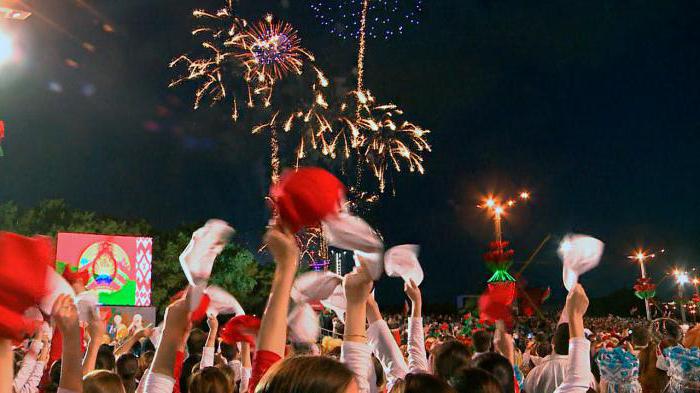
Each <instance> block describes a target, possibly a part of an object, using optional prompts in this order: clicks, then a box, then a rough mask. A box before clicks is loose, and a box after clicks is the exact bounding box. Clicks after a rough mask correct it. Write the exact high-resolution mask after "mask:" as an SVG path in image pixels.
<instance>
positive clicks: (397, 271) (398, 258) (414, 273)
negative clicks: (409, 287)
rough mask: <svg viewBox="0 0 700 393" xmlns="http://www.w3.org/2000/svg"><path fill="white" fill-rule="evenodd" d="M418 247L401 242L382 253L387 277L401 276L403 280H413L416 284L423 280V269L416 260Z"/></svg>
mask: <svg viewBox="0 0 700 393" xmlns="http://www.w3.org/2000/svg"><path fill="white" fill-rule="evenodd" d="M419 250H420V247H418V246H417V245H415V244H403V245H400V246H396V247H392V248H390V249H388V250H387V252H385V253H384V270H385V271H386V274H387V276H389V277H401V278H403V280H404V281H405V282H408V280H413V282H415V283H416V285H420V284H421V283H422V282H423V269H422V268H421V266H420V262H418V251H419Z"/></svg>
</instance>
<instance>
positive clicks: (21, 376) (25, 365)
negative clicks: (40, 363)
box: [12, 350, 37, 392]
mask: <svg viewBox="0 0 700 393" xmlns="http://www.w3.org/2000/svg"><path fill="white" fill-rule="evenodd" d="M36 364H37V360H36V353H34V352H32V351H31V350H30V351H29V352H27V354H26V355H24V359H22V365H21V366H20V368H19V371H17V375H15V379H14V381H13V382H12V385H13V387H14V389H15V391H17V392H19V391H20V390H21V389H22V387H23V386H24V385H25V384H26V383H27V381H29V378H30V377H31V376H32V373H33V372H34V368H35V367H36Z"/></svg>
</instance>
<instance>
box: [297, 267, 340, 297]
mask: <svg viewBox="0 0 700 393" xmlns="http://www.w3.org/2000/svg"><path fill="white" fill-rule="evenodd" d="M342 281H343V278H342V277H341V276H339V275H337V274H335V273H333V272H328V271H326V272H307V273H304V274H302V275H300V276H299V277H297V278H296V280H294V286H293V287H292V293H291V296H292V299H293V300H294V302H295V303H308V302H311V301H314V300H322V299H327V298H328V297H330V296H331V295H332V294H333V291H334V290H335V288H336V287H337V286H338V285H340V284H341V283H342Z"/></svg>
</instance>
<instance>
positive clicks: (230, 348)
mask: <svg viewBox="0 0 700 393" xmlns="http://www.w3.org/2000/svg"><path fill="white" fill-rule="evenodd" d="M220 349H221V356H223V357H224V359H226V361H228V362H230V361H232V360H234V359H236V355H237V354H238V347H237V346H235V345H229V344H226V343H225V342H222V343H221V346H220Z"/></svg>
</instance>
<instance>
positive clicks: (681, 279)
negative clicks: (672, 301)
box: [673, 270, 690, 323]
mask: <svg viewBox="0 0 700 393" xmlns="http://www.w3.org/2000/svg"><path fill="white" fill-rule="evenodd" d="M673 275H675V276H676V283H677V284H678V303H679V305H680V308H681V320H682V321H683V323H686V319H685V306H684V304H683V285H685V284H688V283H690V277H688V272H685V271H680V270H674V272H673Z"/></svg>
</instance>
